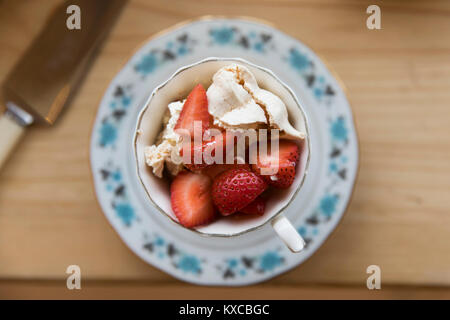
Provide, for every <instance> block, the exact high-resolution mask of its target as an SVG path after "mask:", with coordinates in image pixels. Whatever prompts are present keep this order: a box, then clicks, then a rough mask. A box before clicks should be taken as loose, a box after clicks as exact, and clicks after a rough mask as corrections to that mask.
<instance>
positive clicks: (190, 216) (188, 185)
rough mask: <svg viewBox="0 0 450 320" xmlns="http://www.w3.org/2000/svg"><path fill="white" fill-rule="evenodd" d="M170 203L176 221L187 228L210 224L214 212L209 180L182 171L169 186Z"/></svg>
mask: <svg viewBox="0 0 450 320" xmlns="http://www.w3.org/2000/svg"><path fill="white" fill-rule="evenodd" d="M170 202H171V205H172V210H173V212H174V213H175V216H176V217H177V218H178V221H179V222H180V223H181V224H182V225H183V226H185V227H187V228H192V227H195V226H198V225H202V224H205V223H208V222H211V221H213V220H214V218H215V217H216V210H215V208H214V205H213V201H212V198H211V178H209V177H208V176H206V175H204V174H199V173H192V172H188V171H183V172H181V173H179V174H178V175H177V176H176V177H175V179H174V180H173V182H172V184H171V186H170Z"/></svg>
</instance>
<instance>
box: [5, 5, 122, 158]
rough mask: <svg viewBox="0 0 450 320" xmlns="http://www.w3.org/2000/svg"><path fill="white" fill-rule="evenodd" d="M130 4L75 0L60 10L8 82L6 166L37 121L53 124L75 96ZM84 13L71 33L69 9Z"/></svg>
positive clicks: (22, 58)
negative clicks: (8, 158) (74, 6)
mask: <svg viewBox="0 0 450 320" xmlns="http://www.w3.org/2000/svg"><path fill="white" fill-rule="evenodd" d="M125 3H126V0H109V1H100V0H72V1H65V2H64V3H63V4H61V5H60V6H58V7H57V8H55V10H54V12H53V13H52V14H51V15H50V17H49V18H48V20H47V22H46V24H45V26H44V28H43V29H42V31H41V32H40V34H39V35H38V36H37V38H36V39H35V40H34V41H33V43H32V44H31V46H30V47H29V48H28V49H27V51H26V52H25V54H24V55H23V56H22V57H21V59H20V60H19V62H18V63H17V64H16V65H15V67H14V68H13V70H12V71H11V72H10V74H9V75H8V77H7V78H6V81H5V82H4V84H3V88H2V93H3V101H2V102H3V104H4V105H5V107H6V112H5V113H4V114H3V116H0V167H1V166H2V164H3V163H4V162H5V160H6V158H7V156H8V154H9V153H10V152H11V150H12V149H13V147H14V146H15V145H16V143H17V142H18V141H19V140H20V137H22V136H23V133H24V132H25V128H26V127H27V126H29V125H31V124H32V123H40V124H46V125H52V124H54V123H55V121H56V119H57V118H58V116H59V115H60V113H61V111H62V110H63V108H64V107H65V106H66V105H67V104H68V102H69V100H70V99H71V98H72V97H73V94H74V93H75V91H76V89H77V86H78V85H79V83H80V81H81V79H82V78H83V76H84V75H85V73H86V71H87V70H88V68H89V66H90V64H91V62H92V60H93V58H94V57H95V55H96V52H97V51H98V48H99V46H100V44H101V42H102V41H103V40H104V39H105V38H106V36H107V34H108V32H109V30H110V29H111V28H112V25H113V23H114V22H115V21H116V20H117V17H118V16H119V14H120V12H121V10H122V9H123V7H124V5H125ZM72 5H76V6H78V8H79V9H80V10H79V14H80V15H79V17H80V20H79V21H80V25H79V26H80V29H69V28H68V26H67V25H66V21H67V19H68V17H69V16H70V14H69V13H70V12H69V11H68V9H67V8H68V7H69V6H72Z"/></svg>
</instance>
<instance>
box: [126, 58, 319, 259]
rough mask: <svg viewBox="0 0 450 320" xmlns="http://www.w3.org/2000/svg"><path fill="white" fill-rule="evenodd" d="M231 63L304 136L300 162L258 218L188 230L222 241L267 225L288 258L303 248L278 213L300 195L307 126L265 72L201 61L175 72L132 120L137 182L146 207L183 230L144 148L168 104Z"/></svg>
mask: <svg viewBox="0 0 450 320" xmlns="http://www.w3.org/2000/svg"><path fill="white" fill-rule="evenodd" d="M232 63H237V64H241V65H244V66H245V67H247V68H248V69H249V70H250V71H251V72H252V73H253V74H254V75H255V77H256V79H257V81H258V84H259V86H260V87H261V88H264V89H267V90H269V91H271V92H273V93H274V94H276V95H277V96H278V97H280V98H281V99H282V100H283V102H284V103H285V104H286V107H287V109H288V114H289V121H290V122H291V124H292V125H293V126H294V127H295V128H296V129H297V130H299V131H303V132H306V139H305V140H304V141H303V142H302V146H301V156H300V162H299V165H298V167H297V173H296V177H295V180H294V183H293V184H292V185H291V187H290V188H288V189H285V190H281V189H278V190H275V191H274V194H273V195H272V196H271V197H269V199H268V200H267V203H266V209H265V213H264V215H263V216H258V217H251V218H242V217H233V216H229V217H226V218H221V219H218V220H217V221H215V222H212V223H211V224H208V225H205V226H199V227H197V228H195V229H188V230H192V231H193V232H196V233H198V234H200V235H206V236H212V237H224V238H226V237H233V236H238V235H241V234H244V233H247V232H251V231H255V230H257V229H258V228H260V227H262V226H263V225H265V224H266V223H269V222H270V223H271V225H272V227H273V229H274V230H275V232H276V233H277V235H278V236H279V237H280V238H281V239H282V240H283V242H284V243H285V244H286V245H287V246H288V247H289V249H291V250H292V251H293V252H299V251H301V250H302V249H303V248H304V245H305V243H304V241H303V239H302V238H301V236H300V235H299V234H298V232H297V230H295V228H294V227H293V226H292V224H291V223H290V222H289V220H288V219H287V218H286V217H285V216H284V215H283V211H284V210H285V209H286V208H287V207H288V205H289V204H290V203H291V201H292V199H293V198H294V196H295V195H296V194H297V193H298V192H299V191H300V189H301V186H302V185H303V182H304V179H305V176H306V173H307V169H308V165H309V158H310V157H309V153H310V139H309V130H308V123H307V119H306V115H305V112H304V111H303V109H302V107H301V105H300V103H299V101H298V99H297V97H296V96H295V94H294V93H293V92H292V90H291V89H290V88H289V87H288V86H287V85H286V84H284V83H283V82H282V81H281V80H280V79H278V77H277V76H275V75H274V74H273V73H272V72H271V71H270V70H267V69H265V68H262V67H259V66H256V65H254V64H252V63H250V62H247V61H245V60H243V59H240V58H207V59H204V60H201V61H199V62H197V63H194V64H191V65H188V66H185V67H183V68H181V69H179V70H178V71H176V72H175V74H174V75H172V76H171V77H170V78H169V79H168V80H167V81H166V82H164V83H163V84H161V85H160V86H159V87H157V88H156V89H155V90H153V92H152V94H151V95H150V97H149V98H148V100H147V102H146V104H145V106H144V108H143V109H142V110H141V112H140V114H139V116H138V119H137V125H136V132H135V135H134V139H133V146H134V152H135V156H136V163H137V175H138V178H139V180H140V181H141V183H142V185H143V187H144V189H145V191H146V193H147V195H148V197H149V199H150V201H151V203H152V204H153V205H154V206H156V208H157V209H158V210H159V211H160V212H161V213H162V214H164V215H165V216H166V217H168V218H170V219H171V220H172V221H174V222H176V223H177V224H178V225H179V226H180V227H183V226H182V225H181V224H179V222H178V220H177V218H176V216H175V214H174V213H173V211H172V208H171V204H170V193H169V183H168V181H167V180H166V179H160V178H158V177H156V176H154V175H153V174H152V172H151V168H149V167H148V166H147V165H146V163H145V157H144V148H145V147H146V146H148V145H152V144H153V143H154V141H155V140H156V138H157V136H158V134H159V132H160V131H161V129H162V127H161V123H162V119H163V116H164V113H165V112H166V110H167V105H168V104H169V103H170V102H173V101H178V100H182V99H184V98H186V97H187V95H188V94H189V92H190V91H191V90H192V88H193V87H194V86H195V85H197V84H199V83H201V84H202V85H203V86H204V87H205V88H208V87H209V85H210V84H211V82H212V77H213V75H214V73H215V72H216V71H217V70H219V69H220V68H221V67H224V66H226V65H229V64H232ZM183 228H184V227H183Z"/></svg>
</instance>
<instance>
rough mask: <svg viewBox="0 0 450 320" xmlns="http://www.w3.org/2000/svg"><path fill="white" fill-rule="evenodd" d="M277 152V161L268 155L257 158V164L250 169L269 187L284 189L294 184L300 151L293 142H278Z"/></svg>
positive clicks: (273, 156)
mask: <svg viewBox="0 0 450 320" xmlns="http://www.w3.org/2000/svg"><path fill="white" fill-rule="evenodd" d="M278 150H279V151H278V159H276V158H275V155H272V154H270V153H268V154H267V155H265V156H263V157H258V159H257V163H256V164H253V165H252V169H253V171H255V172H256V173H258V174H259V175H261V177H262V178H263V179H264V180H265V181H266V182H267V183H268V184H270V185H271V186H274V187H276V188H282V189H285V188H289V187H290V186H291V185H292V183H293V182H294V179H295V168H296V166H297V163H298V161H299V158H300V149H299V147H298V145H297V144H296V143H295V142H293V141H289V140H280V141H279V149H278ZM268 151H270V148H268ZM277 160H278V161H277Z"/></svg>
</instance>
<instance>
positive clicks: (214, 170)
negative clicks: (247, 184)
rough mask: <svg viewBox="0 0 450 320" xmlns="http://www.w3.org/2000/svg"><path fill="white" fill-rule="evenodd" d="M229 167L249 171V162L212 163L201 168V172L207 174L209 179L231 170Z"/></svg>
mask: <svg viewBox="0 0 450 320" xmlns="http://www.w3.org/2000/svg"><path fill="white" fill-rule="evenodd" d="M231 169H246V170H248V171H251V168H250V165H249V164H247V163H242V164H240V163H239V164H238V163H235V164H213V165H212V166H208V167H207V168H205V169H203V173H204V174H206V175H208V176H209V177H211V179H214V178H215V177H217V176H218V175H219V174H221V173H222V172H224V171H227V170H231Z"/></svg>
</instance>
